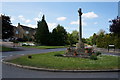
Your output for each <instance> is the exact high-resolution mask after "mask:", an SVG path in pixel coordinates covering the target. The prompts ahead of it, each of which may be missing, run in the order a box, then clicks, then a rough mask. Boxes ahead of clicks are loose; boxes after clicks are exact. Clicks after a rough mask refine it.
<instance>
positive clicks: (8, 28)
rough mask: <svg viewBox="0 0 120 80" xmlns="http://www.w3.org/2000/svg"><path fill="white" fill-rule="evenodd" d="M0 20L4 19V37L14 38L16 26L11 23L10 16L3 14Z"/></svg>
mask: <svg viewBox="0 0 120 80" xmlns="http://www.w3.org/2000/svg"><path fill="white" fill-rule="evenodd" d="M0 20H2V39H8V38H12V37H13V36H14V32H13V31H14V26H12V25H11V24H12V23H11V20H10V17H9V16H5V15H1V16H0Z"/></svg>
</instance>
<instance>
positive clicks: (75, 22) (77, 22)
mask: <svg viewBox="0 0 120 80" xmlns="http://www.w3.org/2000/svg"><path fill="white" fill-rule="evenodd" d="M70 24H72V25H78V24H79V20H77V21H72V22H71V23H70ZM86 25H87V23H86V22H84V20H82V26H86Z"/></svg>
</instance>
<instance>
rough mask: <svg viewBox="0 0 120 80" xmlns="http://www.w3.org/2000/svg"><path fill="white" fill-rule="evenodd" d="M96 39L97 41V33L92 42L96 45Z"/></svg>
mask: <svg viewBox="0 0 120 80" xmlns="http://www.w3.org/2000/svg"><path fill="white" fill-rule="evenodd" d="M96 41H97V35H96V33H94V34H93V38H92V44H93V45H96Z"/></svg>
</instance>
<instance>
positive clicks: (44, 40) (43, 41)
mask: <svg viewBox="0 0 120 80" xmlns="http://www.w3.org/2000/svg"><path fill="white" fill-rule="evenodd" d="M37 26H38V28H37V31H36V34H35V39H36V43H37V44H39V45H48V44H49V29H48V25H47V23H46V21H45V16H44V15H43V17H42V20H41V21H38V23H37Z"/></svg>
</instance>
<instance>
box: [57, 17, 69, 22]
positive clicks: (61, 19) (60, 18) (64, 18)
mask: <svg viewBox="0 0 120 80" xmlns="http://www.w3.org/2000/svg"><path fill="white" fill-rule="evenodd" d="M66 19H67V18H66V17H58V18H57V20H58V21H64V20H66Z"/></svg>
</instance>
